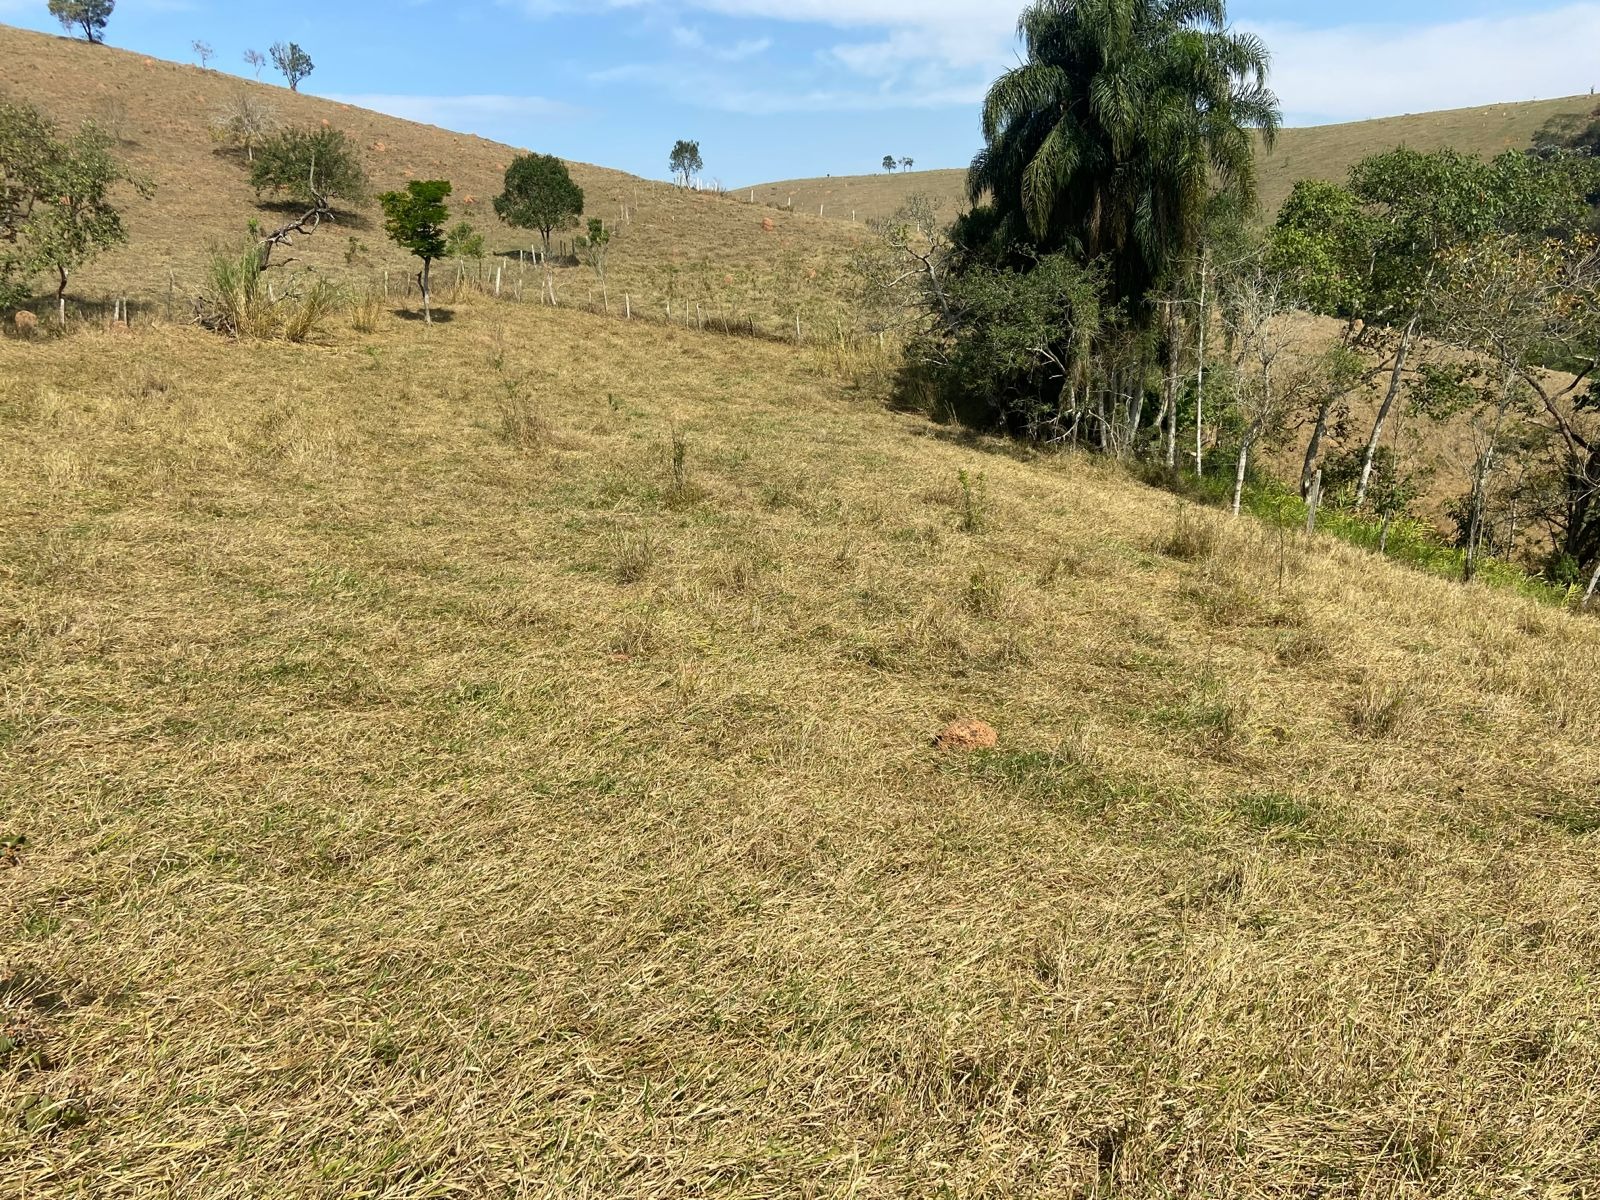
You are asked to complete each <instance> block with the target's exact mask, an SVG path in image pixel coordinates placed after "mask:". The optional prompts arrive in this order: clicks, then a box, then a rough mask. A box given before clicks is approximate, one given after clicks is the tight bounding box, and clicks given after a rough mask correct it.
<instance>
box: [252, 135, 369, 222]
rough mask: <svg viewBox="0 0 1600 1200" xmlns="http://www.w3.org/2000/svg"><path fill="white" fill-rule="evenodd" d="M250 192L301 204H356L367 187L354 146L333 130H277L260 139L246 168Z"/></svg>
mask: <svg viewBox="0 0 1600 1200" xmlns="http://www.w3.org/2000/svg"><path fill="white" fill-rule="evenodd" d="M250 186H251V187H253V188H255V190H256V195H257V196H260V195H261V194H262V193H265V192H270V193H272V194H273V195H274V196H281V197H283V198H285V199H289V200H293V201H295V202H297V203H301V204H312V203H315V202H316V201H317V200H318V199H326V200H334V199H338V200H345V201H348V202H349V203H351V204H360V203H361V202H363V201H364V200H365V199H366V198H367V195H368V193H369V192H370V191H371V186H370V184H369V183H368V181H367V172H366V168H364V167H363V166H362V165H361V156H360V154H359V153H358V152H357V150H356V145H355V143H354V142H352V141H351V140H350V139H349V138H348V137H346V136H345V134H344V131H343V130H339V129H326V128H315V129H282V130H279V131H278V132H277V133H273V134H270V135H269V136H267V137H265V138H263V139H262V140H261V142H260V143H259V144H258V145H257V146H256V149H255V160H254V162H253V163H251V166H250Z"/></svg>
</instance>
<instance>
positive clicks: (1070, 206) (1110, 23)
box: [967, 0, 1281, 326]
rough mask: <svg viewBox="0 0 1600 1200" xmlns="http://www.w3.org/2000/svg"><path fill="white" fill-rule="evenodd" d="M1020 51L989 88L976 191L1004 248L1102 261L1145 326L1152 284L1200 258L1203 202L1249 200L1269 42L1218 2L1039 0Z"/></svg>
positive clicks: (1264, 128)
mask: <svg viewBox="0 0 1600 1200" xmlns="http://www.w3.org/2000/svg"><path fill="white" fill-rule="evenodd" d="M1018 31H1019V33H1020V35H1021V36H1022V39H1023V41H1024V43H1025V46H1026V58H1025V60H1024V61H1023V63H1022V64H1021V65H1019V66H1017V67H1014V68H1012V69H1011V70H1008V71H1007V72H1006V73H1005V74H1004V75H1002V76H1001V77H1000V78H999V79H998V80H997V81H996V82H995V83H994V85H993V86H992V87H991V88H990V89H989V92H988V95H987V96H986V98H985V100H984V106H983V134H984V141H985V146H984V149H983V150H981V151H980V152H979V153H978V155H977V157H976V158H974V159H973V162H972V167H971V169H970V171H969V172H968V179H967V190H968V194H969V197H970V198H971V200H972V201H973V203H974V204H976V203H978V202H980V201H982V200H983V199H984V198H985V197H989V198H990V203H991V205H992V207H993V209H994V212H995V214H996V217H997V220H996V221H995V222H994V226H993V234H994V238H995V243H996V245H997V246H998V247H1000V248H1002V249H1003V248H1004V247H1008V246H1017V245H1025V244H1031V245H1032V246H1034V247H1036V248H1037V249H1038V250H1040V251H1043V252H1050V251H1055V250H1062V249H1068V250H1072V251H1075V252H1076V253H1078V254H1080V255H1081V256H1083V257H1084V258H1085V259H1086V260H1093V259H1100V258H1103V259H1104V260H1105V261H1106V263H1107V266H1108V268H1109V272H1110V280H1111V286H1112V297H1113V299H1114V300H1116V301H1117V302H1120V303H1124V304H1127V305H1128V306H1129V311H1128V315H1129V317H1130V319H1132V320H1134V321H1135V323H1136V324H1138V325H1141V326H1142V325H1146V324H1148V322H1149V321H1150V320H1151V317H1152V315H1153V314H1152V312H1151V310H1150V309H1149V308H1148V306H1147V305H1146V300H1147V298H1148V297H1149V295H1150V293H1151V291H1152V290H1153V289H1154V287H1155V286H1156V284H1157V282H1158V281H1159V280H1161V279H1162V278H1163V277H1164V276H1168V275H1170V274H1172V273H1174V272H1175V271H1177V270H1178V269H1179V266H1180V264H1181V263H1183V262H1184V261H1186V260H1192V259H1193V258H1194V251H1195V247H1196V245H1197V243H1198V241H1199V236H1200V230H1201V227H1202V223H1203V220H1204V214H1205V209H1206V204H1207V201H1208V198H1209V197H1210V196H1211V195H1212V193H1213V192H1214V191H1221V192H1224V193H1228V194H1230V195H1232V196H1233V197H1234V198H1235V199H1236V200H1237V202H1238V203H1239V205H1240V206H1241V207H1251V206H1253V205H1254V204H1255V143H1254V139H1253V138H1252V136H1251V131H1256V132H1257V133H1259V134H1260V136H1261V139H1262V140H1263V141H1264V142H1265V143H1266V144H1267V145H1268V146H1269V147H1270V145H1271V143H1272V140H1273V137H1274V135H1275V134H1276V132H1277V129H1278V126H1279V124H1280V120H1281V118H1280V116H1279V112H1278V104H1277V98H1276V97H1275V96H1274V95H1273V93H1272V92H1271V91H1270V90H1269V89H1268V88H1267V86H1266V74H1267V62H1268V56H1267V51H1266V48H1265V46H1263V45H1262V43H1261V42H1260V40H1259V39H1257V38H1256V37H1254V36H1253V35H1250V34H1241V33H1236V32H1234V31H1232V30H1231V29H1230V28H1229V27H1228V23H1227V12H1226V6H1225V5H1224V3H1223V0H1037V2H1036V3H1034V4H1032V5H1031V6H1030V7H1028V8H1027V9H1025V10H1024V11H1023V14H1022V17H1021V19H1020V21H1019V23H1018Z"/></svg>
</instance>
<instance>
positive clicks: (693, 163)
mask: <svg viewBox="0 0 1600 1200" xmlns="http://www.w3.org/2000/svg"><path fill="white" fill-rule="evenodd" d="M705 165H706V164H705V162H704V160H703V159H701V157H700V143H699V142H692V141H686V140H685V139H683V138H679V139H678V140H677V141H676V142H674V143H673V146H672V153H671V154H669V155H667V166H669V167H670V168H672V176H673V178H674V179H676V180H677V181H678V183H679V184H680V185H681V186H683V187H688V186H689V184H690V182H691V181H692V180H693V179H694V177H695V176H696V175H698V174H699V173H700V171H701V170H703V169H704V168H705Z"/></svg>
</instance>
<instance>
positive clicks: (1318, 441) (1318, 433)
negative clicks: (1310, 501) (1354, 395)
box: [1300, 392, 1339, 497]
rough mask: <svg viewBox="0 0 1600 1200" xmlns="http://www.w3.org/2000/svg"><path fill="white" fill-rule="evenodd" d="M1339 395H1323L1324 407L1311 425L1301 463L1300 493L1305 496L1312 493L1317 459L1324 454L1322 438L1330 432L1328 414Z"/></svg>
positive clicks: (1318, 410)
mask: <svg viewBox="0 0 1600 1200" xmlns="http://www.w3.org/2000/svg"><path fill="white" fill-rule="evenodd" d="M1338 398H1339V397H1338V395H1337V394H1335V393H1333V392H1329V393H1328V395H1326V396H1324V397H1323V400H1322V407H1320V408H1319V409H1317V420H1316V424H1314V425H1313V426H1312V427H1311V441H1310V442H1309V443H1308V444H1307V446H1306V458H1305V462H1303V463H1301V464H1300V495H1301V496H1302V497H1305V496H1307V495H1309V494H1310V490H1311V479H1312V476H1314V475H1315V474H1316V470H1317V459H1318V458H1320V457H1321V456H1322V439H1323V438H1324V437H1326V436H1327V433H1328V416H1329V414H1330V413H1332V412H1333V402H1334V401H1335V400H1337V399H1338Z"/></svg>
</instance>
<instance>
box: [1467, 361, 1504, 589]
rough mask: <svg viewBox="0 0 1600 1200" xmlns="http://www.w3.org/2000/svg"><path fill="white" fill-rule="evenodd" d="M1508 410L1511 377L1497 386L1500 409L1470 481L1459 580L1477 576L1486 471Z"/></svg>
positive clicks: (1486, 497)
mask: <svg viewBox="0 0 1600 1200" xmlns="http://www.w3.org/2000/svg"><path fill="white" fill-rule="evenodd" d="M1510 407H1511V376H1510V375H1509V374H1508V375H1507V376H1506V377H1505V379H1504V381H1503V382H1502V383H1501V385H1500V406H1499V407H1498V408H1497V409H1496V410H1495V415H1494V429H1493V430H1492V431H1491V432H1490V434H1489V445H1488V446H1487V448H1485V450H1484V452H1483V453H1482V454H1481V455H1480V456H1479V457H1478V470H1477V474H1476V475H1475V476H1474V478H1473V480H1472V517H1471V520H1469V521H1468V522H1467V561H1466V563H1465V564H1464V565H1463V567H1462V579H1463V580H1464V581H1465V582H1467V583H1471V582H1472V579H1473V576H1475V575H1476V574H1477V573H1478V544H1479V543H1480V542H1481V541H1482V540H1483V518H1484V513H1485V511H1486V510H1487V508H1488V501H1489V497H1488V491H1489V472H1490V471H1492V470H1493V469H1494V459H1495V451H1496V449H1497V448H1498V447H1499V444H1500V430H1501V429H1502V428H1504V426H1505V423H1506V411H1507V410H1508V409H1509V408H1510Z"/></svg>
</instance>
